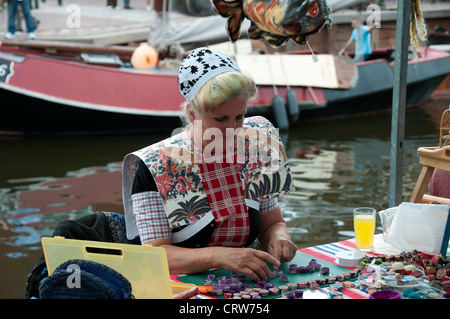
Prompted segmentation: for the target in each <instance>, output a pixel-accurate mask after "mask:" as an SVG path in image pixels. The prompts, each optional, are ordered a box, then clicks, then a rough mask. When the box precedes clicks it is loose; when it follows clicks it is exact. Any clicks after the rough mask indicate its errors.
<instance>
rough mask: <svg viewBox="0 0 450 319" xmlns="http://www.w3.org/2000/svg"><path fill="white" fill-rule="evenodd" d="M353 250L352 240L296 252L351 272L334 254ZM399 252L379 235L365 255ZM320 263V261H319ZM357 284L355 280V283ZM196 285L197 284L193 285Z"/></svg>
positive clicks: (357, 293)
mask: <svg viewBox="0 0 450 319" xmlns="http://www.w3.org/2000/svg"><path fill="white" fill-rule="evenodd" d="M354 250H356V248H355V241H354V239H349V240H344V241H339V242H335V243H330V244H323V245H317V246H313V247H307V248H301V249H299V250H298V252H300V253H303V254H306V255H308V256H310V257H311V259H313V258H315V259H318V260H319V259H320V260H324V261H326V262H329V263H331V264H334V265H337V266H339V267H342V268H345V269H348V270H349V271H350V270H353V269H354V268H355V267H343V266H340V265H338V264H337V263H336V259H337V258H336V254H337V253H339V252H349V251H354ZM398 253H400V251H398V250H395V249H392V248H391V247H390V246H388V245H387V244H385V243H384V241H383V237H382V235H381V234H377V235H375V239H374V248H373V249H372V250H371V251H369V252H366V255H368V256H376V255H379V254H398ZM319 263H320V261H319ZM180 279H182V276H179V275H173V276H172V280H174V281H181V280H180ZM355 283H357V280H356V282H355ZM195 284H198V283H195ZM322 289H324V290H328V289H329V288H328V286H324V287H323V288H322ZM342 296H343V298H344V299H367V298H369V295H368V293H367V292H364V291H362V290H360V289H357V288H343V289H342ZM198 298H201V299H215V298H216V297H214V296H210V295H198Z"/></svg>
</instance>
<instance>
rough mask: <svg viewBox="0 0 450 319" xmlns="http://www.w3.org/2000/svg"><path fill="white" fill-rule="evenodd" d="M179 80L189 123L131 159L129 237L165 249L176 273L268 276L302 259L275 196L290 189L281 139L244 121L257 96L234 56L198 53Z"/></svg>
mask: <svg viewBox="0 0 450 319" xmlns="http://www.w3.org/2000/svg"><path fill="white" fill-rule="evenodd" d="M179 83H180V92H181V93H182V94H183V95H184V97H185V98H186V100H187V101H186V103H185V104H184V107H185V110H186V115H187V119H188V121H189V123H190V124H189V125H188V126H187V127H186V129H185V130H183V131H182V132H181V133H179V134H176V135H174V136H172V137H170V138H168V139H166V140H164V141H161V142H159V143H156V144H154V145H151V146H149V147H146V148H143V149H141V150H139V151H136V152H134V153H132V154H129V155H127V156H126V157H125V159H124V171H123V194H124V203H125V216H126V225H127V236H128V238H130V239H131V238H133V237H134V236H136V235H138V236H139V237H140V240H141V243H142V244H150V245H153V246H159V247H164V248H165V249H166V252H167V258H168V263H169V268H170V271H171V272H172V273H197V272H201V271H205V270H208V269H210V268H213V267H222V268H224V269H227V270H230V271H236V272H240V273H242V274H245V275H248V276H250V277H251V278H252V279H254V280H259V279H267V278H268V277H269V275H270V270H269V268H268V266H267V264H266V262H267V263H270V264H272V265H273V267H274V268H277V267H279V266H280V263H282V262H286V261H289V260H291V259H292V258H293V257H294V256H295V252H296V246H295V245H294V244H293V243H292V242H291V241H290V239H289V234H288V232H287V227H286V224H285V222H284V219H283V217H282V213H281V209H280V207H279V205H278V202H277V199H276V198H277V196H279V195H282V194H285V193H287V192H288V191H290V190H291V189H292V186H291V175H290V171H289V165H288V163H287V162H286V156H285V153H284V150H283V147H282V146H281V144H280V142H279V137H278V135H277V132H276V130H275V129H274V128H273V126H272V125H271V124H270V122H268V121H267V120H266V119H264V118H262V117H253V118H249V119H245V113H246V110H247V105H248V103H249V101H250V100H251V99H252V98H253V97H255V96H256V94H257V89H256V86H255V83H254V81H253V80H252V79H251V78H250V77H248V76H246V75H244V74H243V73H242V72H241V71H240V69H239V67H238V66H237V64H236V63H235V62H234V61H233V60H232V59H231V58H229V57H228V56H226V55H224V54H222V53H218V52H212V51H210V50H209V49H207V48H199V49H196V50H194V51H192V52H191V54H190V55H189V56H188V57H187V58H186V59H185V60H184V61H183V63H182V64H181V67H180V74H179ZM242 133H243V134H242ZM268 141H270V143H269V142H268ZM255 241H256V242H257V243H258V244H259V245H260V248H262V250H260V249H255V248H254V247H255V245H254V243H255Z"/></svg>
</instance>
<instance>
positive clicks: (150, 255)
mask: <svg viewBox="0 0 450 319" xmlns="http://www.w3.org/2000/svg"><path fill="white" fill-rule="evenodd" d="M42 247H43V250H44V255H45V261H46V263H47V268H48V273H49V275H51V274H52V273H53V271H55V269H56V268H57V267H58V266H59V265H61V264H62V263H64V262H66V261H68V260H71V259H84V260H91V261H95V262H98V263H102V264H104V265H106V266H108V267H110V268H112V269H114V270H116V271H118V272H119V273H121V274H122V275H123V276H124V277H125V278H127V279H128V280H129V281H130V283H131V285H132V294H133V296H134V297H135V298H136V299H172V298H173V292H172V285H171V280H170V273H169V266H168V263H167V256H166V251H165V249H164V248H161V247H152V246H146V245H143V246H141V245H128V244H116V243H107V242H97V241H85V240H76V239H65V238H64V237H58V236H56V237H53V238H50V237H44V238H42ZM98 249H102V250H103V251H101V252H99V251H98ZM105 250H107V252H106V253H105ZM82 285H83V283H81V287H83V286H82Z"/></svg>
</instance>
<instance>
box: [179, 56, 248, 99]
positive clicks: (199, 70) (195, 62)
mask: <svg viewBox="0 0 450 319" xmlns="http://www.w3.org/2000/svg"><path fill="white" fill-rule="evenodd" d="M224 72H241V69H240V68H239V66H238V65H237V63H236V62H235V61H234V60H233V59H232V58H230V57H229V56H227V55H226V54H224V53H221V52H213V51H211V50H210V49H208V48H206V47H202V48H197V49H195V50H193V51H192V52H191V53H190V54H189V55H188V56H187V57H186V58H185V59H184V60H183V62H182V63H181V66H180V71H179V75H178V82H179V85H180V87H179V88H180V92H181V94H183V96H184V97H185V98H186V100H188V101H191V100H192V99H193V98H194V97H195V95H196V94H197V92H198V90H199V89H200V88H201V87H202V86H203V85H204V84H205V83H206V82H207V81H208V80H210V79H211V78H213V77H215V76H216V75H218V74H221V73H224Z"/></svg>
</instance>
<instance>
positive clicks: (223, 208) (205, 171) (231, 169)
mask: <svg viewBox="0 0 450 319" xmlns="http://www.w3.org/2000/svg"><path fill="white" fill-rule="evenodd" d="M235 163H236V162H235ZM235 163H226V162H225V161H224V163H216V162H212V163H202V164H200V172H201V175H202V180H203V184H204V187H205V190H206V194H207V196H208V200H209V204H210V207H211V211H212V213H213V215H214V219H215V221H216V222H217V226H216V229H215V230H214V233H213V235H212V238H211V241H210V242H209V244H208V245H209V246H232V247H242V246H243V245H244V244H245V243H246V242H247V239H248V235H249V233H250V223H249V219H248V213H247V205H246V204H245V198H244V191H243V189H242V182H241V176H240V175H239V170H238V167H239V166H238V165H237V164H235Z"/></svg>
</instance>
